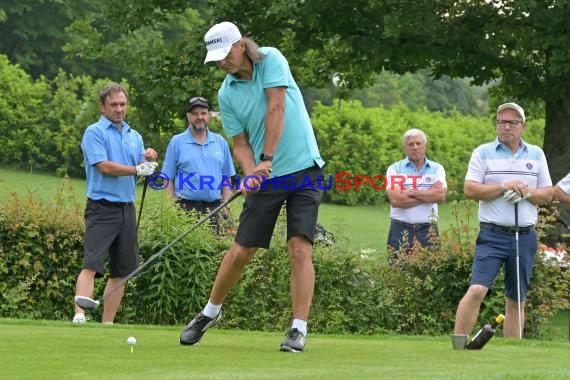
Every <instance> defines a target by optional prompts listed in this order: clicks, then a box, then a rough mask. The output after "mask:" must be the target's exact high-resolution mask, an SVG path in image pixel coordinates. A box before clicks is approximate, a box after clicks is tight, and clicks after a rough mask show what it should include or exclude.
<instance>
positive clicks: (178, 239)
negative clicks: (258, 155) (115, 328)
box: [98, 191, 241, 302]
mask: <svg viewBox="0 0 570 380" xmlns="http://www.w3.org/2000/svg"><path fill="white" fill-rule="evenodd" d="M240 195H241V192H240V191H237V192H235V193H234V194H233V195H232V196H231V197H230V198H229V199H228V200H227V201H225V202H223V203H222V204H220V205H219V206H218V207H216V208H215V209H213V210H212V211H211V212H210V213H209V214H208V215H205V216H204V217H202V218H201V219H200V220H198V222H196V224H194V225H193V226H192V227H191V228H190V229H188V230H187V231H186V232H184V233H182V234H181V235H179V236H178V237H176V238H175V239H174V240H172V241H171V242H170V243H169V244H168V245H166V246H165V247H164V248H162V249H161V250H160V251H158V252H157V253H155V254H154V255H152V256H151V257H149V258H148V259H147V260H146V261H145V262H144V263H143V264H142V265H140V266H139V267H137V268H136V269H135V270H134V271H132V272H131V273H129V274H128V275H127V276H125V277H123V278H122V279H121V281H119V282H118V283H117V284H115V286H113V287H112V288H111V289H109V291H108V292H106V293H105V294H104V295H103V296H102V297H101V298H100V299H99V300H98V301H99V302H103V300H104V299H105V298H107V297H108V296H109V295H110V294H113V293H114V292H115V291H116V290H117V289H119V288H120V287H121V286H123V285H124V284H125V283H126V282H127V281H128V280H130V279H131V278H133V277H134V276H136V275H137V274H138V273H140V272H141V271H142V270H143V269H144V268H146V267H147V266H148V265H150V264H151V263H152V262H153V261H154V260H156V259H157V258H159V257H160V256H162V254H163V253H164V252H166V251H168V250H169V249H170V248H172V247H173V246H174V245H176V243H178V242H179V241H180V240H181V239H183V238H184V237H185V236H186V235H188V234H189V233H190V232H192V231H194V230H195V229H196V228H198V227H199V226H200V225H202V223H204V222H205V221H206V220H208V219H210V218H211V217H212V216H214V215H216V214H217V213H218V212H219V211H220V210H221V209H223V208H224V207H226V206H227V205H228V204H230V203H231V202H232V201H233V200H234V199H236V198H237V197H239V196H240Z"/></svg>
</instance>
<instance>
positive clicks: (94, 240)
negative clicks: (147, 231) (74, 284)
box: [83, 199, 139, 278]
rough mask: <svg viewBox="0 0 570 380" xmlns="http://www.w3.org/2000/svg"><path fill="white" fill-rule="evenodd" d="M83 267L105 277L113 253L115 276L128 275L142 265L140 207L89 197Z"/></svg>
mask: <svg viewBox="0 0 570 380" xmlns="http://www.w3.org/2000/svg"><path fill="white" fill-rule="evenodd" d="M84 216H85V238H84V251H83V258H84V261H83V269H92V270H94V271H96V272H97V277H101V276H103V274H104V271H105V262H106V260H107V257H109V275H110V277H111V278H116V277H125V276H126V275H128V274H130V273H131V272H132V271H134V270H135V269H136V268H137V267H138V265H139V249H138V241H137V234H136V211H135V206H134V205H133V204H132V203H117V202H108V201H105V200H97V201H94V200H91V199H88V200H87V205H86V207H85V215H84Z"/></svg>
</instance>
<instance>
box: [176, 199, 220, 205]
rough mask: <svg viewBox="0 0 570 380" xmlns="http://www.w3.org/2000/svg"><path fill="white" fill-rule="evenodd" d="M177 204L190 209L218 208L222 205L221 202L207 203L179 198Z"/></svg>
mask: <svg viewBox="0 0 570 380" xmlns="http://www.w3.org/2000/svg"><path fill="white" fill-rule="evenodd" d="M176 202H177V203H180V204H183V205H185V206H190V207H218V206H219V205H220V204H221V202H220V201H219V200H218V201H213V202H206V201H193V200H190V199H185V198H178V199H177V200H176Z"/></svg>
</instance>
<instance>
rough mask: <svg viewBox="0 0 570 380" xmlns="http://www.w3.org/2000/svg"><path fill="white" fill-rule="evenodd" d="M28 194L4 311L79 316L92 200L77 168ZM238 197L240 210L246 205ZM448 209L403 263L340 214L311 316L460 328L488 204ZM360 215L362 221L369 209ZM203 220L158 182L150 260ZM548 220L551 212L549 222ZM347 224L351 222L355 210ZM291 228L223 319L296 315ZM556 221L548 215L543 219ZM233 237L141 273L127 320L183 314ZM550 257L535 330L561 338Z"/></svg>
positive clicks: (351, 329)
mask: <svg viewBox="0 0 570 380" xmlns="http://www.w3.org/2000/svg"><path fill="white" fill-rule="evenodd" d="M27 176H32V177H37V178H40V180H45V179H46V177H43V176H36V175H24V174H21V173H20V175H19V178H24V177H27ZM52 180H54V181H60V180H57V179H56V178H52ZM6 184H7V183H6V182H3V185H6ZM15 185H16V184H13V186H15ZM46 188H49V187H48V186H46ZM22 193H24V192H23V191H21V192H20V193H18V192H15V191H13V192H12V194H11V196H10V197H9V198H8V200H7V201H6V202H5V203H3V204H2V205H1V206H0V222H1V223H0V242H1V244H0V273H1V274H2V275H1V276H0V293H1V294H2V302H0V311H1V314H0V315H2V316H6V317H18V318H36V319H61V320H68V319H69V315H70V313H71V312H72V311H71V306H72V304H71V303H70V301H69V300H71V299H72V297H73V292H74V283H75V279H76V274H77V270H78V268H80V266H81V260H82V246H83V242H82V232H83V227H82V220H81V218H82V203H83V202H82V201H81V203H74V202H76V200H77V198H78V195H77V193H76V192H75V191H74V190H73V188H72V187H70V182H69V180H67V179H66V180H64V181H61V183H60V186H59V188H57V189H56V191H55V193H54V194H53V198H51V200H49V201H47V202H43V201H41V200H40V199H38V198H37V197H35V196H34V195H33V194H30V195H29V196H25V195H24V194H22ZM139 194H140V192H139ZM42 195H43V196H48V195H49V194H47V193H44V194H42ZM232 206H233V207H232V208H233V209H234V213H235V212H237V211H238V209H239V207H235V206H238V205H237V204H236V205H232ZM326 207H327V205H324V206H323V208H325V209H326ZM337 207H338V206H337ZM447 208H448V211H447V213H448V215H449V218H448V220H447V223H448V226H449V227H448V228H446V229H445V230H443V229H442V244H441V249H439V250H438V251H435V252H429V251H426V250H423V249H421V248H420V247H415V248H414V250H413V254H411V255H408V256H406V257H405V259H402V260H401V261H399V262H398V263H397V264H396V265H394V266H391V267H388V266H387V265H386V262H387V260H386V252H385V250H384V249H382V248H378V249H375V248H373V247H369V246H361V245H356V244H358V243H359V242H357V243H356V244H355V241H354V239H353V238H352V237H351V236H350V235H348V234H349V233H350V231H349V229H348V228H346V227H345V228H342V227H341V228H339V229H335V227H336V226H334V223H333V224H332V227H331V228H330V230H331V231H334V234H335V241H334V243H333V244H322V243H319V244H316V246H315V251H314V263H315V271H316V274H317V278H318V281H317V285H316V289H315V296H314V302H313V306H312V309H311V316H310V318H311V329H312V331H314V332H321V333H333V334H335V333H336V334H339V333H351V334H365V335H370V334H378V333H382V332H398V333H404V334H423V335H441V334H445V333H447V332H449V331H451V330H452V329H453V320H454V315H455V308H456V306H457V302H458V301H459V299H460V298H461V296H462V294H463V293H464V291H465V290H466V288H467V286H468V280H469V273H470V266H471V261H472V255H473V244H474V238H475V235H476V228H473V226H472V224H473V220H474V216H473V213H474V210H475V208H476V207H475V203H474V202H471V201H470V202H456V201H452V202H449V204H448V205H447ZM380 212H381V210H377V212H376V213H374V214H372V215H371V216H372V217H371V218H370V219H367V220H368V224H369V225H370V226H372V227H369V229H368V231H367V233H375V234H376V237H375V243H376V244H378V246H379V247H381V246H383V245H384V241H385V239H386V237H385V235H384V236H379V235H378V231H379V230H380V228H376V227H374V226H376V225H382V226H383V227H382V228H384V229H385V228H386V227H387V224H388V220H389V218H388V215H387V214H386V215H384V216H381V215H379V214H380ZM335 215H336V217H338V216H339V215H338V213H337V214H335ZM353 215H354V216H355V219H356V220H363V219H364V218H365V215H358V214H353ZM323 220H324V219H322V218H321V222H322V221H323ZM195 222H196V218H195V217H192V216H188V215H187V214H185V213H181V212H180V211H179V210H178V209H177V208H175V207H173V206H172V205H171V204H170V203H168V201H167V200H166V196H165V194H164V193H163V192H158V191H156V192H155V191H150V192H148V199H147V200H146V201H145V208H144V217H143V218H142V220H141V226H140V247H141V257H142V258H143V260H144V259H145V258H148V257H150V256H151V255H153V254H154V253H156V252H157V251H158V250H160V249H161V248H162V247H164V246H166V245H167V244H169V243H170V242H171V241H172V240H173V239H174V238H175V237H177V236H178V235H180V234H181V233H183V232H184V231H186V230H188V229H189V228H190V226H192V225H194V223H195ZM546 222H548V218H547V217H545V218H544V219H543V222H541V223H546ZM345 223H346V225H351V220H347V221H345ZM284 228H285V224H284V222H283V221H279V223H278V225H277V230H276V233H275V234H274V237H273V241H272V245H271V248H270V249H268V250H261V251H260V252H259V253H258V254H257V255H256V256H255V257H254V259H253V260H252V262H251V263H250V264H249V265H248V267H247V268H246V271H245V273H244V276H243V278H242V280H241V281H240V283H239V284H238V286H237V287H236V288H235V289H234V291H232V293H231V294H230V296H229V298H228V300H227V302H226V303H225V315H226V316H225V318H224V320H223V322H222V326H226V327H232V328H239V329H248V330H264V331H275V330H276V329H277V330H285V329H286V328H287V326H288V325H289V322H290V318H291V317H290V313H291V311H290V300H289V295H288V294H289V293H288V289H289V278H288V277H289V275H288V270H287V269H285V268H289V265H288V263H287V260H288V259H287V253H286V244H285V241H284V236H285V233H284ZM357 228H358V227H357ZM544 228H546V227H545V226H544V225H543V224H541V230H543V229H544ZM351 230H354V226H353V227H351ZM231 241H232V238H231V236H230V235H229V234H227V235H224V236H222V237H218V236H214V235H213V234H212V233H211V231H210V230H209V228H208V227H207V226H202V228H200V229H198V230H196V231H195V232H193V233H192V234H190V235H188V236H187V237H186V238H185V239H183V240H182V241H181V242H179V243H178V244H177V245H176V247H175V248H174V249H171V250H170V251H168V252H167V253H165V254H164V255H163V256H162V257H161V258H160V259H159V260H156V261H155V263H154V264H152V265H150V266H148V267H147V268H146V269H145V271H143V272H142V273H141V274H140V276H137V277H136V279H134V280H132V281H130V286H129V287H128V290H127V294H126V297H125V300H124V302H123V304H122V307H121V309H120V312H119V314H118V315H117V322H119V323H137V324H149V323H152V324H169V325H170V324H181V323H183V322H184V321H185V320H186V319H187V318H188V316H189V315H193V314H194V313H196V311H197V310H199V309H200V308H201V307H202V305H203V303H204V302H205V300H206V299H207V296H208V293H209V290H210V287H211V283H212V281H213V278H214V274H215V272H216V270H217V268H218V265H219V262H220V260H221V258H222V256H223V255H224V254H225V252H226V251H227V249H228V247H229V246H230V244H231ZM349 242H350V244H349ZM541 257H542V256H540V255H539V256H538V259H537V262H536V264H535V270H534V277H533V282H532V289H531V293H530V296H529V297H530V298H529V303H528V307H527V320H528V325H527V328H526V329H525V334H526V335H525V336H526V337H528V338H547V339H548V338H550V339H552V338H553V337H556V336H560V330H559V326H553V325H552V317H553V316H555V315H556V314H557V313H559V311H561V310H564V309H567V308H568V307H569V305H568V298H567V296H568V294H569V292H570V290H569V289H568V286H569V284H570V279H569V276H570V272H568V271H567V270H564V268H562V267H561V266H560V265H557V264H555V265H553V264H552V263H546V262H543V260H542V259H541ZM103 285H104V281H102V280H101V281H98V282H97V286H96V294H101V293H102V291H103V289H102V287H103ZM503 298H504V296H503V291H502V282H501V280H500V278H499V279H498V280H497V282H496V284H495V289H494V292H493V294H492V295H491V296H489V297H488V299H487V300H486V302H485V304H484V306H483V308H482V310H481V323H484V322H486V321H488V320H491V318H492V317H493V316H495V315H496V314H498V313H499V312H503V307H504V305H503V303H504V300H503ZM100 312H101V310H99V309H98V310H95V311H93V312H92V313H90V317H91V318H92V319H94V320H99V319H100ZM563 323H564V322H563ZM557 329H558V330H557Z"/></svg>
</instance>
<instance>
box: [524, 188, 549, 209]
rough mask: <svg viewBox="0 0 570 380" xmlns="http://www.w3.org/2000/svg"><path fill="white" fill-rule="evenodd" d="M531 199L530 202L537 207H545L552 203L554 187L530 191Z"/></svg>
mask: <svg viewBox="0 0 570 380" xmlns="http://www.w3.org/2000/svg"><path fill="white" fill-rule="evenodd" d="M528 191H529V192H530V198H528V200H529V201H530V202H531V203H533V204H535V205H543V204H547V203H550V202H552V197H553V194H554V189H553V188H552V186H548V187H540V188H536V189H528Z"/></svg>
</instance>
